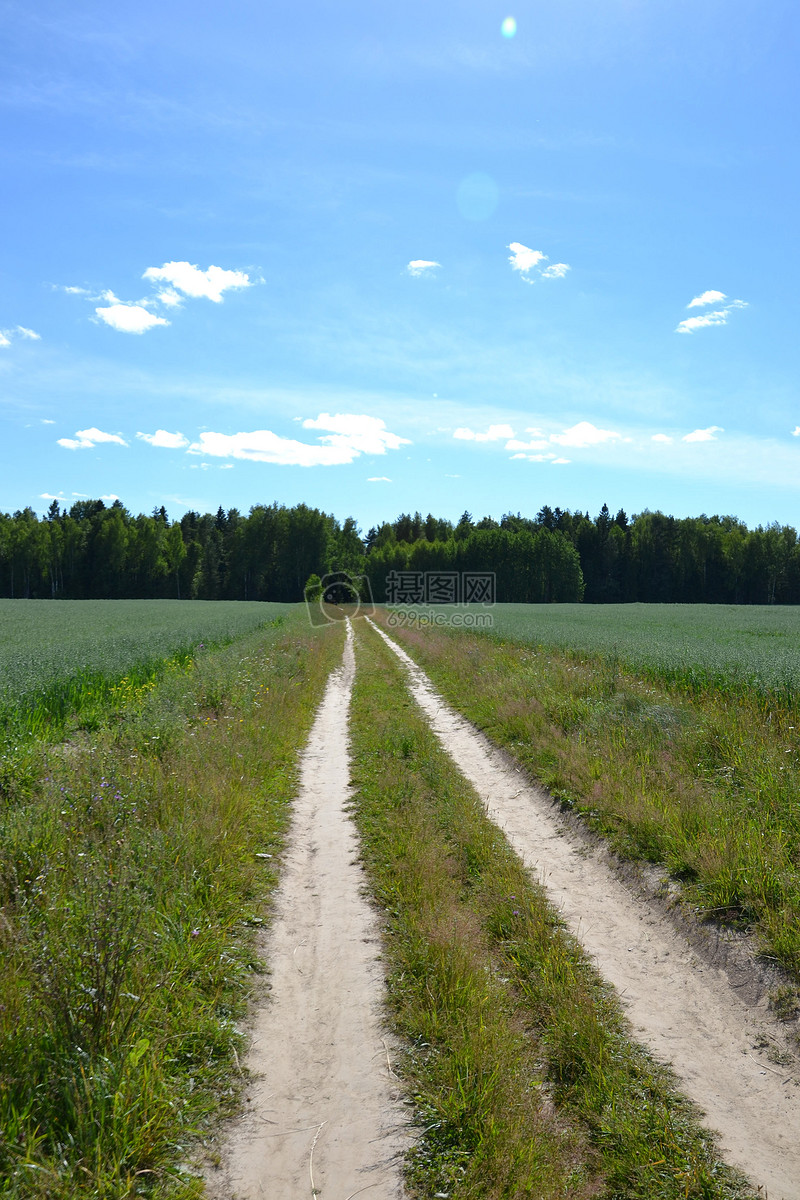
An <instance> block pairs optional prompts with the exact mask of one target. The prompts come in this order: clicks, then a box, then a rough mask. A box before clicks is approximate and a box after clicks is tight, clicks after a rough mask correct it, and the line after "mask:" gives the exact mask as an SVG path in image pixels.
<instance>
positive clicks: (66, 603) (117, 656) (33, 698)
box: [0, 600, 296, 732]
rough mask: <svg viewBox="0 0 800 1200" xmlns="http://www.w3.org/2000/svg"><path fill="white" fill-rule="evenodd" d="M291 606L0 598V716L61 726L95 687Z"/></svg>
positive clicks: (145, 674)
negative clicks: (19, 717)
mask: <svg viewBox="0 0 800 1200" xmlns="http://www.w3.org/2000/svg"><path fill="white" fill-rule="evenodd" d="M295 607H296V606H294V605H289V604H261V603H257V602H252V603H240V602H236V601H232V600H231V601H227V600H223V601H215V602H212V603H205V602H203V601H196V600H184V601H181V600H0V724H8V722H9V720H10V719H11V718H12V716H17V715H19V716H21V717H22V719H23V724H24V726H27V727H30V728H32V729H35V730H37V731H39V732H41V730H42V728H43V727H44V725H46V724H48V723H55V725H56V726H57V727H59V726H60V724H61V722H62V721H63V720H64V718H65V717H66V716H67V715H68V714H69V712H70V711H71V710H78V709H80V708H81V707H82V706H83V704H84V702H85V701H86V700H87V699H88V698H89V697H91V698H92V701H93V702H94V700H96V699H97V697H98V688H99V689H100V691H102V690H103V685H104V684H105V685H108V686H111V685H113V684H114V683H116V682H118V681H119V680H121V679H123V678H125V677H126V676H130V677H132V679H133V681H134V682H135V683H142V682H144V681H145V680H146V679H148V678H150V677H151V676H152V673H153V671H154V670H155V669H156V668H157V667H158V666H159V664H161V663H163V662H164V661H165V660H166V659H169V658H173V657H175V656H176V655H177V656H188V655H190V654H191V653H192V652H193V651H194V650H196V649H197V648H199V647H200V646H210V645H223V644H225V643H226V642H229V641H231V640H232V639H234V638H236V637H240V636H242V635H243V634H245V633H248V632H250V631H251V630H253V629H257V628H258V627H259V626H263V625H266V624H268V623H270V622H273V621H275V620H276V619H279V618H281V617H283V616H285V615H286V614H287V613H288V612H290V611H292V610H293V609H294V608H295Z"/></svg>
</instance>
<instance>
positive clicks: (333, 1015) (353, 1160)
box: [208, 629, 408, 1200]
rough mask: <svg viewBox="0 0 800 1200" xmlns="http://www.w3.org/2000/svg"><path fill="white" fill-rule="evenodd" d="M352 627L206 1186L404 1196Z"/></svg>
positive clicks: (307, 781)
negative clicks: (369, 861) (356, 809)
mask: <svg viewBox="0 0 800 1200" xmlns="http://www.w3.org/2000/svg"><path fill="white" fill-rule="evenodd" d="M354 669H355V668H354V656H353V642H352V630H350V629H348V639H347V646H346V649H345V654H344V660H343V663H342V666H341V667H340V668H339V669H338V670H337V671H335V672H334V673H333V675H332V676H331V679H330V681H329V683H328V687H327V689H326V692H325V696H324V698H323V701H322V704H321V706H320V709H319V712H318V714H317V718H316V720H315V722H314V726H313V728H312V730H311V735H310V738H309V741H308V746H307V748H306V751H305V754H304V756H303V763H302V774H301V785H300V793H299V795H298V798H297V800H296V801H295V805H294V817H293V822H292V828H291V831H290V834H289V850H288V853H287V854H286V857H285V860H284V863H283V870H282V874H281V883H280V887H279V889H278V895H277V900H276V909H275V916H274V920H273V924H272V929H271V932H270V933H269V935H268V936H267V937H266V938H265V941H264V945H263V947H262V952H263V955H264V958H265V959H266V961H267V962H268V963H269V966H270V971H271V974H270V980H271V983H272V998H271V999H269V1000H267V1002H266V1004H265V1005H264V1006H263V1007H261V1008H260V1009H259V1010H258V1012H257V1013H256V1016H255V1023H254V1026H253V1030H252V1038H253V1041H252V1046H251V1051H250V1054H249V1056H248V1059H247V1066H248V1068H249V1069H250V1071H251V1072H252V1074H253V1083H252V1085H251V1086H250V1087H248V1089H247V1092H246V1105H245V1107H246V1112H245V1114H244V1116H243V1118H242V1119H241V1120H240V1121H237V1122H235V1123H233V1125H232V1127H231V1130H230V1137H229V1140H228V1142H227V1145H226V1148H225V1153H224V1156H223V1165H222V1168H221V1169H220V1170H219V1171H217V1172H214V1173H213V1174H212V1175H210V1177H209V1182H208V1191H209V1193H210V1194H211V1195H213V1196H218V1197H220V1200H233V1198H234V1197H237V1198H241V1200H300V1198H301V1197H311V1196H312V1195H316V1194H317V1193H318V1194H319V1195H320V1196H321V1198H322V1200H350V1197H353V1196H358V1195H361V1193H362V1192H363V1193H364V1195H365V1197H366V1196H368V1195H370V1194H371V1195H375V1196H380V1197H381V1200H396V1198H397V1200H399V1197H401V1196H402V1194H403V1193H402V1185H401V1168H400V1160H401V1157H402V1154H403V1152H404V1150H405V1148H406V1146H407V1144H408V1139H407V1136H406V1134H405V1133H404V1122H405V1121H406V1119H407V1118H406V1113H407V1110H406V1108H405V1107H404V1105H403V1104H402V1102H401V1100H400V1098H399V1095H398V1093H397V1092H396V1090H395V1088H394V1080H393V1078H392V1077H391V1074H390V1066H389V1064H390V1058H389V1057H388V1055H389V1050H388V1048H387V1043H386V1041H385V1037H386V1033H385V1030H384V1028H383V1025H382V1017H381V1003H382V990H383V975H382V972H381V968H380V964H379V962H378V959H377V955H378V953H379V949H380V944H379V935H378V929H377V926H376V923H375V918H374V916H373V914H372V912H371V910H370V908H369V905H368V904H367V902H366V900H365V899H364V898H363V896H362V890H363V888H364V877H363V874H362V872H361V869H360V867H359V866H358V864H357V862H356V858H357V854H358V848H357V845H356V838H355V832H354V829H353V825H352V822H351V821H350V819H349V818H348V816H347V812H346V808H345V806H346V804H347V801H348V798H349V778H350V775H349V763H348V753H347V717H348V709H349V705H350V693H351V690H352V685H353V675H354Z"/></svg>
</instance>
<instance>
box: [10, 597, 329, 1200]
mask: <svg viewBox="0 0 800 1200" xmlns="http://www.w3.org/2000/svg"><path fill="white" fill-rule="evenodd" d="M340 654H341V630H340V629H332V628H325V629H322V630H312V629H311V628H310V627H309V626H308V624H307V622H305V620H303V619H302V616H301V615H300V613H299V610H298V613H297V615H296V616H295V617H294V618H290V619H288V620H287V621H286V622H284V623H283V624H282V625H281V626H280V627H277V626H272V627H269V628H267V629H263V630H258V631H255V632H252V633H250V634H248V635H247V636H245V637H243V638H240V639H238V640H237V641H235V642H233V643H231V644H230V645H228V646H227V647H226V648H224V649H221V650H218V651H216V652H211V653H208V654H206V655H202V656H200V657H199V658H195V659H194V660H193V661H192V662H190V663H187V664H184V665H182V666H181V665H174V666H173V667H172V668H171V669H170V670H168V671H166V672H164V673H162V676H161V677H160V679H159V680H158V682H157V684H156V686H154V687H152V688H148V689H146V690H145V691H144V692H143V693H141V694H139V693H132V694H129V695H126V696H123V697H117V700H116V701H115V703H114V705H113V717H114V719H113V720H112V721H110V722H105V723H103V722H100V723H99V724H98V725H97V727H96V728H94V729H93V730H92V731H91V733H90V734H87V733H85V732H84V733H83V734H81V735H79V736H75V737H73V738H72V739H71V741H70V742H68V743H63V744H60V745H50V746H48V747H45V748H44V749H43V750H42V752H41V755H40V758H39V760H38V761H39V763H40V765H41V767H42V770H41V773H40V774H39V775H37V776H36V777H35V778H34V779H33V780H32V783H31V786H30V788H29V791H28V794H27V795H25V796H22V795H20V796H18V797H17V798H16V800H15V802H14V803H13V804H9V803H7V804H5V805H4V806H0V955H2V960H3V971H2V973H0V1196H3V1197H8V1198H9V1200H28V1198H33V1197H42V1198H44V1197H47V1198H48V1200H79V1198H80V1200H88V1198H90V1197H91V1198H92V1200H123V1198H125V1197H133V1196H152V1197H159V1198H161V1197H168V1196H170V1197H189V1196H196V1195H198V1194H199V1193H200V1191H201V1190H202V1186H201V1183H200V1181H199V1180H198V1179H197V1177H196V1176H193V1175H192V1174H191V1173H189V1172H187V1169H186V1167H187V1164H188V1163H189V1162H190V1161H191V1160H192V1158H193V1156H194V1155H195V1153H196V1146H197V1139H198V1138H199V1137H203V1136H208V1135H209V1134H210V1132H211V1131H212V1130H213V1129H214V1127H215V1124H216V1121H217V1120H218V1118H219V1114H220V1112H221V1111H224V1109H225V1108H226V1106H227V1107H230V1106H231V1105H232V1104H233V1103H234V1099H235V1092H236V1082H235V1081H236V1078H237V1069H238V1058H237V1053H238V1050H239V1049H240V1048H241V1046H242V1036H241V1033H240V1030H239V1027H238V1020H239V1019H240V1018H241V1017H242V1016H243V1013H244V1009H245V1003H246V998H247V994H248V990H249V988H250V985H251V982H252V980H253V977H254V973H255V972H256V971H257V970H260V963H259V962H258V960H257V959H256V958H255V955H254V947H253V937H254V932H255V930H256V929H257V928H258V927H259V926H260V925H261V923H262V922H263V921H264V920H265V919H266V918H267V917H268V907H269V898H270V895H271V893H272V890H273V888H274V885H275V881H276V871H275V867H276V864H277V862H278V859H279V855H280V851H281V847H282V844H283V836H284V833H285V830H286V827H287V821H288V813H289V805H290V801H291V799H292V797H293V795H294V793H295V790H296V783H297V761H298V754H299V751H300V749H301V748H302V746H303V744H304V741H305V738H306V736H307V732H308V729H309V728H310V724H311V721H312V719H313V714H314V711H315V709H316V706H317V704H318V702H319V700H320V698H321V694H322V690H323V688H324V685H325V682H326V679H327V675H328V673H329V671H330V669H331V667H332V666H333V665H334V663H335V662H336V661H337V660H338V658H339V656H340Z"/></svg>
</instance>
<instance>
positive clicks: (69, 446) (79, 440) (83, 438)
mask: <svg viewBox="0 0 800 1200" xmlns="http://www.w3.org/2000/svg"><path fill="white" fill-rule="evenodd" d="M99 442H115V443H116V444H117V445H118V446H127V444H128V443H127V442H126V441H125V439H124V438H121V437H120V436H119V434H118V433H103V431H102V429H95V428H94V427H92V428H91V429H79V430H78V431H77V433H76V434H75V437H74V438H59V439H58V445H59V446H64V448H65V449H66V450H91V448H92V447H93V446H95V445H97V444H98V443H99Z"/></svg>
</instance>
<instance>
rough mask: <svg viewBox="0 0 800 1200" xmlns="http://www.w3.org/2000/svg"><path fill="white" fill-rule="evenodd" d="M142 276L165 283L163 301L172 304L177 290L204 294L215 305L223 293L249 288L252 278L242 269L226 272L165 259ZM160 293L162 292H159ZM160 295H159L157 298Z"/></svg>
mask: <svg viewBox="0 0 800 1200" xmlns="http://www.w3.org/2000/svg"><path fill="white" fill-rule="evenodd" d="M142 279H149V280H153V281H155V282H157V283H166V284H169V285H170V286H169V289H168V290H167V291H166V296H167V299H166V300H164V301H163V302H164V303H165V304H170V305H174V304H175V303H176V300H175V295H176V293H177V292H183V294H184V295H185V296H190V297H191V298H192V299H198V298H201V297H204V298H205V299H206V300H213V301H214V303H215V304H220V303H221V302H222V294H223V292H228V291H231V290H232V289H239V288H248V287H252V285H253V281H252V280H251V279H250V277H249V275H247V274H246V273H245V272H244V271H228V270H225V268H223V267H215V266H210V267H207V268H206V270H205V271H203V270H201V268H200V267H197V266H194V265H193V264H192V263H188V262H168V263H164V265H163V266H161V267H148V268H147V270H146V271H145V272H144V274H143V275H142ZM163 294H164V293H162V295H163ZM159 298H161V297H159Z"/></svg>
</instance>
